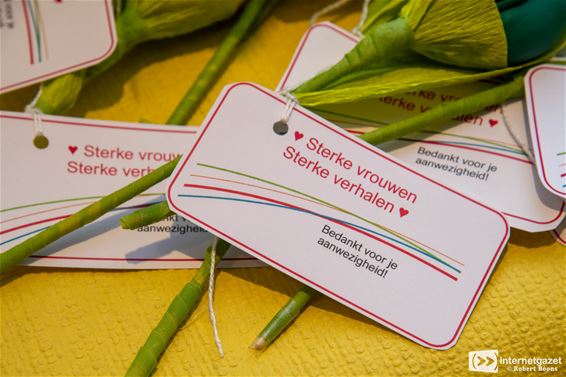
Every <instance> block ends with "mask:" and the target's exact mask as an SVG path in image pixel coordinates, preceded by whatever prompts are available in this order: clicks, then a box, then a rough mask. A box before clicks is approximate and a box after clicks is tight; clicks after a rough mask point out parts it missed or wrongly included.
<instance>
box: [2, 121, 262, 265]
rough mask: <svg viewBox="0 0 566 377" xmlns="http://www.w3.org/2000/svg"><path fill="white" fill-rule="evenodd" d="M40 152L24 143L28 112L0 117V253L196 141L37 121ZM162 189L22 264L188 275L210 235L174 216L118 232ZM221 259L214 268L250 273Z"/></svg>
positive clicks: (145, 129) (112, 126)
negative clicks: (42, 142) (123, 220)
mask: <svg viewBox="0 0 566 377" xmlns="http://www.w3.org/2000/svg"><path fill="white" fill-rule="evenodd" d="M42 127H43V132H44V134H45V135H46V136H47V137H48V138H49V146H48V148H47V149H37V148H36V147H35V146H34V145H33V143H32V140H33V137H34V133H35V131H34V123H33V120H32V118H31V116H30V115H29V114H22V113H10V112H2V113H0V147H1V148H0V151H1V152H0V153H1V163H2V169H1V184H0V189H1V198H2V200H1V202H0V215H1V219H0V244H1V246H0V250H1V251H2V252H3V251H6V250H8V249H9V248H11V247H12V246H15V245H16V244H18V243H19V242H21V241H23V240H25V239H26V238H29V237H31V236H33V235H34V234H36V233H38V232H40V231H41V230H43V229H45V228H46V227H48V226H50V225H52V224H54V223H56V222H57V221H59V220H61V219H63V218H65V217H67V216H69V215H71V214H73V213H75V212H77V211H78V210H80V209H81V208H83V207H85V206H87V205H88V204H90V203H92V202H94V201H96V200H97V199H98V198H99V197H101V196H104V195H107V194H109V193H111V192H113V191H115V190H117V189H119V188H121V187H123V186H125V185H126V184H128V183H130V182H132V181H134V180H135V179H136V178H139V177H140V176H142V175H145V174H147V173H148V172H149V171H150V170H151V169H155V168H157V167H159V166H161V165H162V164H164V163H165V162H167V161H168V160H171V159H172V158H174V157H175V156H178V155H180V154H181V153H182V152H183V151H184V150H185V149H186V148H187V147H188V146H190V145H192V144H193V143H194V141H195V140H196V135H197V128H195V127H179V126H162V125H146V124H132V123H122V122H110V121H99V120H88V119H77V118H68V117H53V116H44V117H43V118H42ZM165 188H166V183H165V182H162V183H160V184H158V185H157V186H155V187H153V188H151V189H149V190H148V191H147V192H145V193H144V194H143V195H142V196H139V197H137V198H134V199H132V200H130V201H129V202H127V203H124V204H123V205H122V206H120V207H119V208H117V209H116V210H114V211H111V212H110V213H108V214H106V215H105V216H103V217H101V218H100V219H99V220H97V221H95V222H93V223H91V224H89V225H87V226H85V227H83V228H81V229H79V230H77V231H75V232H73V233H71V234H69V235H67V236H65V237H63V238H62V239H60V240H59V241H57V242H55V243H53V244H52V245H50V246H48V247H46V248H45V249H43V250H41V251H40V252H39V253H37V254H36V255H34V256H33V257H32V258H30V259H28V261H27V263H28V264H31V265H33V266H51V267H88V268H129V269H138V268H144V269H146V268H188V267H190V268H194V267H198V266H199V265H200V264H201V261H202V258H203V255H204V250H205V249H206V248H207V247H208V246H209V245H210V244H211V242H212V236H211V235H210V234H209V233H207V232H206V231H204V230H203V229H202V228H200V227H198V226H196V225H194V224H192V223H190V222H188V221H186V220H184V219H182V218H181V217H180V216H172V217H171V218H169V219H167V220H164V221H161V222H159V223H157V224H154V225H151V226H147V227H143V228H141V229H139V230H123V229H121V228H120V225H119V219H120V217H122V216H124V215H126V214H128V213H129V212H132V211H133V210H134V209H138V208H142V207H144V206H147V205H149V204H151V203H156V202H159V201H162V200H164V197H163V194H162V193H163V192H164V191H165ZM259 264H260V263H259V262H258V261H256V260H254V258H250V256H249V255H247V254H244V253H242V252H236V251H235V250H233V251H230V252H229V253H228V255H227V258H225V259H223V265H224V266H225V267H227V266H235V267H244V266H252V265H259Z"/></svg>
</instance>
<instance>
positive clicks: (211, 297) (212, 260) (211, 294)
mask: <svg viewBox="0 0 566 377" xmlns="http://www.w3.org/2000/svg"><path fill="white" fill-rule="evenodd" d="M217 245H218V237H214V241H212V246H211V252H210V276H209V278H208V313H209V314H210V323H211V324H212V332H213V334H214V343H216V348H218V353H219V354H220V357H224V350H223V349H222V343H221V342H220V337H219V336H218V328H217V327H216V315H215V314H214V307H213V305H212V303H213V301H214V269H215V265H216V247H217Z"/></svg>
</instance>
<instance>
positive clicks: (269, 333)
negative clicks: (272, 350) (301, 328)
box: [251, 285, 316, 350]
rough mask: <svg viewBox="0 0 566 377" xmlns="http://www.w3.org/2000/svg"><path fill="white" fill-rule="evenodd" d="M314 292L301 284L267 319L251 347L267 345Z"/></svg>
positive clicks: (262, 347) (293, 317)
mask: <svg viewBox="0 0 566 377" xmlns="http://www.w3.org/2000/svg"><path fill="white" fill-rule="evenodd" d="M315 293H316V291H315V290H314V289H312V288H311V287H309V286H308V285H303V286H302V287H301V289H300V290H299V291H298V292H297V293H296V294H295V295H294V296H293V297H291V298H290V299H289V301H287V303H286V304H285V306H283V307H282V308H281V310H279V312H277V314H275V316H274V317H273V319H272V320H271V321H269V323H268V324H267V326H265V328H264V329H263V330H262V331H261V333H260V334H259V335H258V336H257V338H256V339H255V340H254V342H253V343H252V345H251V348H253V349H255V350H263V349H266V348H267V347H269V345H270V344H271V343H272V342H273V341H274V340H275V339H276V338H277V337H278V336H279V334H281V333H282V332H283V330H285V328H286V327H287V326H289V325H290V324H291V322H293V320H294V319H295V318H297V317H298V316H299V314H301V312H302V310H303V309H304V308H305V307H306V306H307V304H308V303H309V301H310V300H311V298H312V297H313V296H314V295H315Z"/></svg>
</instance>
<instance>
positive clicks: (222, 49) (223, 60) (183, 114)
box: [167, 0, 274, 124]
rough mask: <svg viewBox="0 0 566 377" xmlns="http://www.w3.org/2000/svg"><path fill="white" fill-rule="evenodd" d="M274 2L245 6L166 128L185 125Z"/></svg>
mask: <svg viewBox="0 0 566 377" xmlns="http://www.w3.org/2000/svg"><path fill="white" fill-rule="evenodd" d="M273 3H274V1H273V0H250V1H248V3H247V4H246V7H245V8H244V10H243V12H242V15H241V16H240V18H239V19H238V21H237V22H236V23H235V24H234V26H233V27H232V29H231V30H230V32H229V33H228V35H227V36H226V38H224V40H222V43H220V46H218V49H217V50H216V52H215V53H214V56H213V57H212V58H211V59H210V60H209V61H208V63H207V64H206V66H205V67H204V69H203V70H202V72H201V73H200V74H199V76H198V77H197V79H196V81H195V82H194V84H193V85H192V86H191V88H190V89H189V91H188V92H187V93H186V94H185V96H184V97H183V99H181V101H180V102H179V104H178V105H177V108H176V109H175V111H173V114H171V116H170V117H169V119H168V120H167V123H168V124H186V123H187V121H188V120H189V118H190V117H191V116H192V115H193V114H194V112H195V111H196V109H197V108H198V105H199V104H200V103H201V101H202V99H203V98H204V96H205V94H206V93H207V92H208V91H209V90H210V88H211V87H212V85H213V84H214V83H215V82H216V79H217V78H218V76H219V75H220V73H221V72H222V71H223V70H224V68H225V67H226V66H227V65H228V62H229V61H230V57H231V56H232V54H233V52H234V51H235V50H236V47H238V46H239V45H240V43H241V42H242V40H244V39H245V38H246V37H247V36H248V34H249V33H250V31H251V30H252V29H253V28H254V27H255V26H257V24H258V22H260V20H258V18H259V17H262V18H263V17H265V16H266V15H267V12H266V11H265V9H264V8H265V7H271V6H272V4H273Z"/></svg>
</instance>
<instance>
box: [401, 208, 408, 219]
mask: <svg viewBox="0 0 566 377" xmlns="http://www.w3.org/2000/svg"><path fill="white" fill-rule="evenodd" d="M399 214H400V215H401V217H403V216H406V215H408V214H409V210H408V209H405V208H403V207H401V208H399Z"/></svg>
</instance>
